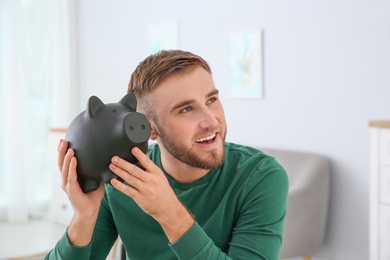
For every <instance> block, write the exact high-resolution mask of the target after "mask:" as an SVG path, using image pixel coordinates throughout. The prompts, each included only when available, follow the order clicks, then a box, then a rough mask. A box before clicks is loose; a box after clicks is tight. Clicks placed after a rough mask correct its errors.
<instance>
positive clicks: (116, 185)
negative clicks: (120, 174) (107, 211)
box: [110, 178, 139, 199]
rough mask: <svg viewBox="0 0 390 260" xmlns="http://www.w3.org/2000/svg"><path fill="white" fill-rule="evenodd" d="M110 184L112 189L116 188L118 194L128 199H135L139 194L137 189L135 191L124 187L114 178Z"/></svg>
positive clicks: (124, 185)
mask: <svg viewBox="0 0 390 260" xmlns="http://www.w3.org/2000/svg"><path fill="white" fill-rule="evenodd" d="M110 183H111V185H112V186H113V187H114V188H116V189H117V190H119V191H120V192H122V193H124V194H126V195H127V196H129V197H130V198H133V199H135V198H136V197H137V195H138V194H139V191H138V190H137V189H135V188H133V187H131V186H129V185H126V184H124V183H122V182H120V181H119V180H117V179H115V178H114V179H111V181H110Z"/></svg>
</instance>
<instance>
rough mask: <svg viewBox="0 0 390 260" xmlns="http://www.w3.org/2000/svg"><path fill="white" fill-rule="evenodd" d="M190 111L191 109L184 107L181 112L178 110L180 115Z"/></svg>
mask: <svg viewBox="0 0 390 260" xmlns="http://www.w3.org/2000/svg"><path fill="white" fill-rule="evenodd" d="M191 110H192V107H185V108H183V109H182V110H180V113H188V112H190V111H191Z"/></svg>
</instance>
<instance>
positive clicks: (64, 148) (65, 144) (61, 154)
mask: <svg viewBox="0 0 390 260" xmlns="http://www.w3.org/2000/svg"><path fill="white" fill-rule="evenodd" d="M67 149H68V142H67V141H65V140H62V139H61V143H60V145H59V146H58V158H57V164H58V168H59V169H60V172H61V171H62V167H63V164H64V157H65V154H66V151H67Z"/></svg>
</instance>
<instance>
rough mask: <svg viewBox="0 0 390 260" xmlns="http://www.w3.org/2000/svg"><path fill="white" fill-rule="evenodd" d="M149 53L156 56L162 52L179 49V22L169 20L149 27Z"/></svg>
mask: <svg viewBox="0 0 390 260" xmlns="http://www.w3.org/2000/svg"><path fill="white" fill-rule="evenodd" d="M148 43H149V44H148V45H149V46H148V47H149V49H148V51H149V53H150V54H155V53H157V52H158V51H160V50H169V49H178V48H179V22H178V21H177V20H168V21H163V22H159V23H153V24H150V25H149V30H148Z"/></svg>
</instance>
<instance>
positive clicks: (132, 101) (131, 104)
mask: <svg viewBox="0 0 390 260" xmlns="http://www.w3.org/2000/svg"><path fill="white" fill-rule="evenodd" d="M119 103H121V104H122V105H124V106H125V107H127V108H128V109H130V110H133V111H136V110H137V98H136V97H135V95H134V94H133V93H129V94H126V96H124V97H123V98H122V99H121V100H120V101H119Z"/></svg>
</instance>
